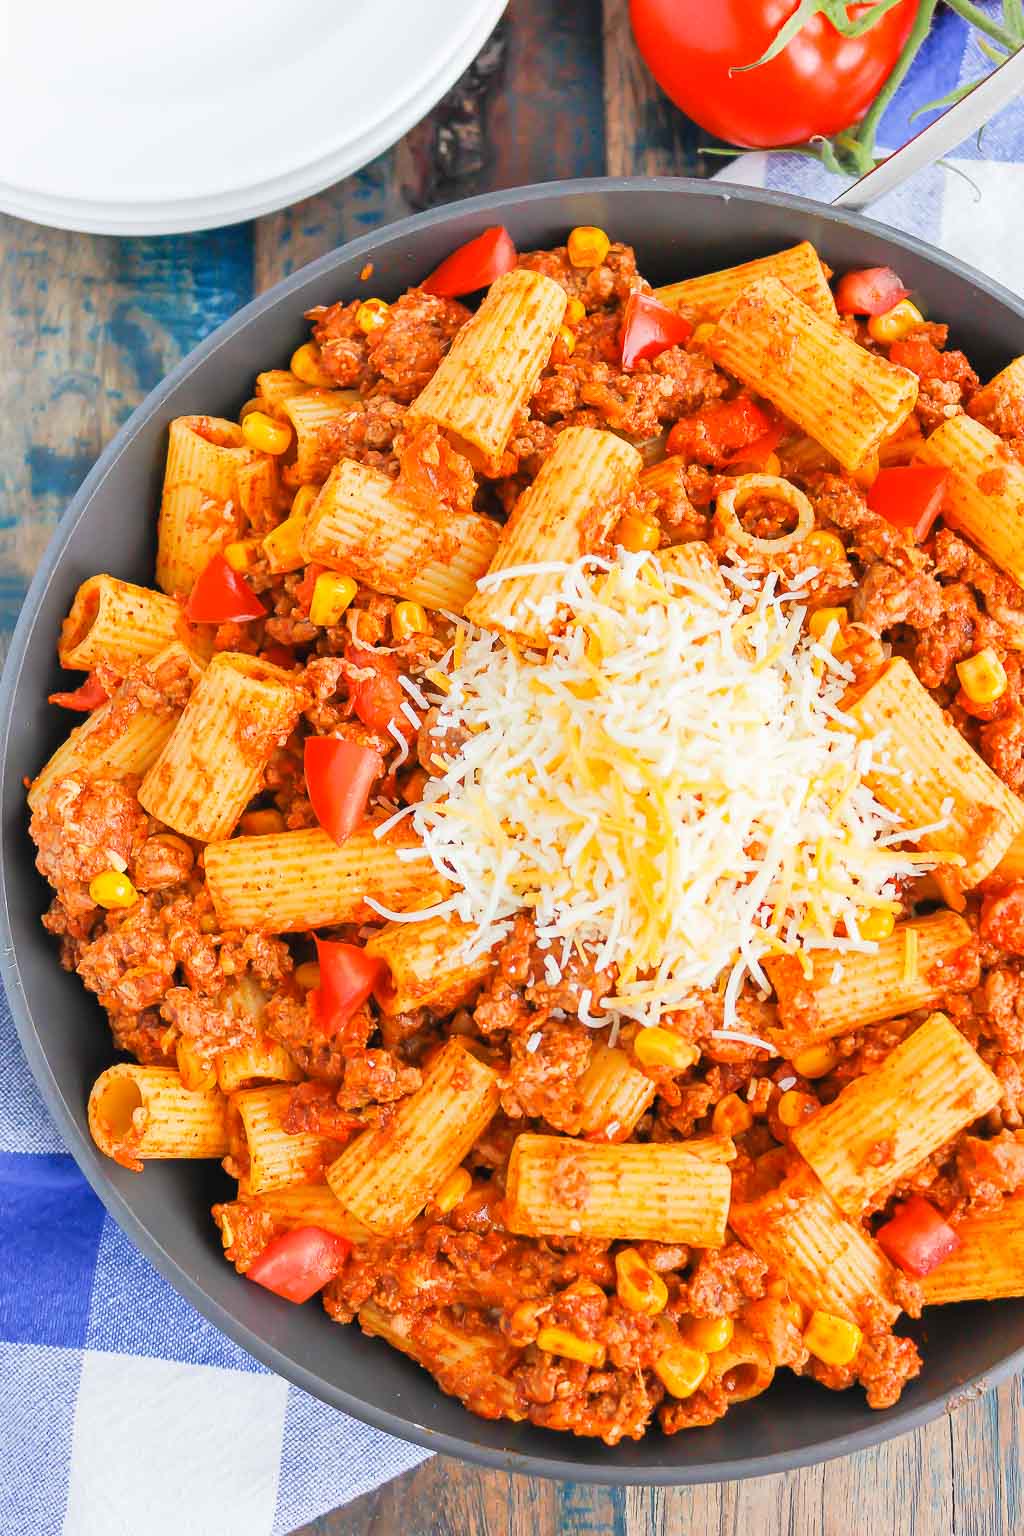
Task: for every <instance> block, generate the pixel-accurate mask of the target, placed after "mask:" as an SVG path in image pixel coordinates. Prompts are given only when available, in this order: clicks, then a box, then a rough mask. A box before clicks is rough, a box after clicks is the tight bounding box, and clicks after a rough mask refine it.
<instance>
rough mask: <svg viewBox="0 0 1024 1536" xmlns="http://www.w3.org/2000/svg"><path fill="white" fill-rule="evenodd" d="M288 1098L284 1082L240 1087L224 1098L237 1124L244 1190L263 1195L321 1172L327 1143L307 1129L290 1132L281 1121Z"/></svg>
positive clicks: (315, 1178) (300, 1182)
mask: <svg viewBox="0 0 1024 1536" xmlns="http://www.w3.org/2000/svg"><path fill="white" fill-rule="evenodd" d="M290 1099H291V1089H290V1088H289V1087H288V1085H287V1084H286V1083H274V1084H272V1085H271V1086H269V1087H266V1088H241V1089H239V1090H238V1092H237V1093H233V1094H232V1095H231V1098H230V1099H229V1100H228V1101H227V1102H228V1104H229V1106H230V1112H231V1115H232V1116H233V1117H234V1123H235V1124H236V1125H237V1126H238V1127H239V1128H240V1134H241V1147H240V1151H241V1152H242V1153H243V1155H244V1159H245V1169H246V1171H245V1174H244V1187H245V1191H246V1193H247V1194H250V1195H263V1194H266V1193H268V1192H269V1191H271V1190H275V1189H283V1188H285V1187H286V1186H287V1185H289V1184H308V1183H311V1182H316V1180H317V1179H318V1178H320V1177H322V1176H323V1171H324V1149H325V1147H327V1146H329V1145H330V1143H329V1142H328V1141H326V1139H325V1138H324V1137H322V1136H317V1135H314V1134H312V1133H310V1132H308V1131H298V1132H295V1133H292V1132H290V1131H286V1130H285V1129H284V1126H283V1125H282V1123H281V1122H282V1117H283V1115H284V1112H285V1109H286V1108H287V1105H288V1103H289V1101H290Z"/></svg>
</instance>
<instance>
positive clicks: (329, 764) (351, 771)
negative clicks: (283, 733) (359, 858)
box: [303, 736, 384, 843]
mask: <svg viewBox="0 0 1024 1536" xmlns="http://www.w3.org/2000/svg"><path fill="white" fill-rule="evenodd" d="M303 766H304V769H305V774H306V788H307V789H308V790H309V798H310V800H311V802H312V805H313V813H314V815H315V816H316V819H317V821H318V822H319V823H320V825H321V826H322V827H323V829H324V831H325V832H329V833H330V835H331V836H332V837H333V838H334V841H335V842H336V843H343V842H344V841H345V839H346V837H348V835H349V833H350V832H353V831H354V830H355V828H356V827H357V826H358V825H359V823H360V822H361V821H362V819H363V816H364V814H365V812H366V802H367V800H368V799H369V797H370V790H371V789H372V788H373V782H374V780H375V779H379V778H380V776H381V774H382V773H383V772H384V759H383V758H382V757H381V755H380V753H379V752H374V751H373V749H372V747H361V746H359V745H358V743H356V742H354V741H339V740H338V739H337V737H335V736H307V737H306V745H305V747H304V749H303Z"/></svg>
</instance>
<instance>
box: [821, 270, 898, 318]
mask: <svg viewBox="0 0 1024 1536" xmlns="http://www.w3.org/2000/svg"><path fill="white" fill-rule="evenodd" d="M909 292H910V289H909V288H904V286H903V284H902V283H901V282H900V280H899V276H898V274H897V273H895V272H894V271H893V269H892V267H863V268H862V269H861V271H859V272H847V273H845V274H844V275H843V276H842V277H841V278H840V279H839V281H838V283H836V309H838V311H839V313H840V314H841V315H886V314H888V313H889V310H890V309H893V308H894V307H895V305H897V304H898V303H899V302H900V300H901V299H905V298H906V296H907V294H908V293H909Z"/></svg>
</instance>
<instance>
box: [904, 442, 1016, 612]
mask: <svg viewBox="0 0 1024 1536" xmlns="http://www.w3.org/2000/svg"><path fill="white" fill-rule="evenodd" d="M917 459H918V462H919V463H921V464H937V465H941V466H942V467H943V468H944V469H947V470H948V471H949V480H948V481H947V484H946V494H945V500H944V501H943V507H942V515H943V518H944V519H945V521H946V522H947V523H948V524H949V526H950V527H951V528H956V529H958V530H959V532H961V533H965V534H966V535H967V537H968V538H969V539H970V540H971V541H972V542H973V543H975V544H977V546H978V548H979V549H980V550H981V551H982V553H983V554H986V555H988V557H989V559H990V560H991V561H992V562H993V564H995V565H998V566H999V568H1000V569H1001V570H1004V571H1005V572H1006V574H1007V575H1008V576H1012V577H1013V579H1014V581H1015V582H1017V584H1018V585H1019V586H1022V587H1024V466H1022V465H1021V463H1020V461H1019V460H1018V459H1017V458H1015V457H1014V455H1013V454H1012V453H1011V452H1010V450H1009V448H1008V447H1007V446H1006V444H1005V443H1004V442H1003V440H1002V438H1001V437H997V436H996V434H995V433H994V432H992V431H990V430H989V428H988V427H986V426H983V425H982V423H981V422H980V421H974V420H973V419H972V418H971V417H970V416H963V415H961V416H954V417H952V418H951V420H949V421H945V422H943V424H942V426H941V427H938V428H936V430H935V431H934V432H933V433H932V434H931V436H930V437H927V438H925V441H924V443H923V444H922V445H921V447H920V448H919V449H918V451H917Z"/></svg>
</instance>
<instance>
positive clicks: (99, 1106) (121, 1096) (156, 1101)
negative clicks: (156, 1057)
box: [88, 1063, 228, 1168]
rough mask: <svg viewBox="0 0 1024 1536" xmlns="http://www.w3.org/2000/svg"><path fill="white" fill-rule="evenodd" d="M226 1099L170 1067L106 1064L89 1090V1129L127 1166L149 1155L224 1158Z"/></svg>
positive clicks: (102, 1147)
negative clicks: (189, 1083)
mask: <svg viewBox="0 0 1024 1536" xmlns="http://www.w3.org/2000/svg"><path fill="white" fill-rule="evenodd" d="M226 1110H227V1100H226V1099H225V1098H224V1095H223V1094H222V1093H220V1092H219V1091H218V1090H217V1089H216V1088H211V1089H209V1090H206V1091H200V1092H193V1091H192V1090H191V1089H188V1088H186V1087H185V1086H184V1085H183V1083H182V1081H181V1077H180V1076H179V1074H178V1072H177V1071H175V1069H174V1068H173V1067H141V1066H136V1065H135V1064H134V1063H130V1064H129V1063H125V1064H122V1065H120V1066H116V1067H108V1068H107V1070H106V1072H103V1073H101V1074H100V1076H99V1077H98V1078H97V1079H96V1082H95V1083H94V1084H93V1089H92V1092H91V1093H90V1095H89V1111H88V1113H89V1130H90V1132H91V1134H92V1139H93V1141H94V1142H95V1143H96V1145H97V1146H98V1147H99V1149H100V1151H101V1152H105V1153H106V1154H107V1156H108V1157H112V1158H114V1159H115V1161H116V1162H119V1163H122V1164H123V1165H124V1166H125V1167H126V1168H139V1167H141V1165H142V1163H143V1162H144V1161H146V1160H148V1159H150V1158H168V1157H189V1158H192V1157H223V1156H224V1154H225V1153H226V1152H227V1150H228V1137H227V1128H226V1120H225V1116H226Z"/></svg>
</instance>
